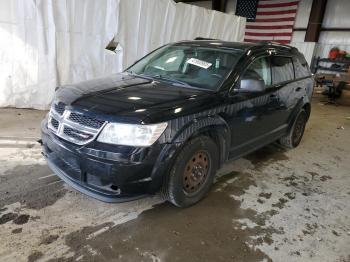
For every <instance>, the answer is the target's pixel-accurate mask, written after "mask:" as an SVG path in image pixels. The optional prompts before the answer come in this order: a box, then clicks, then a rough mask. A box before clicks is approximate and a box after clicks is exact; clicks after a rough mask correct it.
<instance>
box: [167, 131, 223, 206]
mask: <svg viewBox="0 0 350 262" xmlns="http://www.w3.org/2000/svg"><path fill="white" fill-rule="evenodd" d="M218 164H219V152H218V147H217V145H216V144H215V143H214V141H213V140H211V139H210V138H209V137H206V136H199V137H197V138H194V139H192V140H190V141H189V142H188V143H187V144H186V145H185V146H184V147H183V148H182V150H181V152H180V153H179V154H178V155H177V157H176V159H175V161H174V163H173V165H172V167H171V169H170V172H169V173H168V174H167V176H166V177H165V180H164V184H163V187H162V190H161V193H162V197H163V198H164V199H165V200H167V201H169V202H171V203H172V204H174V205H175V206H178V207H188V206H191V205H193V204H195V203H197V202H198V201H199V200H201V199H202V198H203V197H204V196H205V195H206V194H207V193H208V192H209V190H210V187H211V185H212V184H213V180H214V176H215V173H216V170H217V168H218Z"/></svg>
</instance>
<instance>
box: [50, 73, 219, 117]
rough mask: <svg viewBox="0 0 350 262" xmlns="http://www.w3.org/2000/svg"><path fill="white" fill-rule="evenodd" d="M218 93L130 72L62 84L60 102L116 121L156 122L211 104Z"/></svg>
mask: <svg viewBox="0 0 350 262" xmlns="http://www.w3.org/2000/svg"><path fill="white" fill-rule="evenodd" d="M214 97H216V96H215V93H213V92H210V91H205V90H198V89H193V88H187V87H183V86H180V85H176V84H173V83H170V82H165V81H154V80H149V79H145V78H142V77H139V76H135V75H129V74H126V73H121V74H115V75H112V76H109V77H105V78H100V79H94V80H89V81H85V82H81V83H78V84H75V85H69V86H64V87H61V88H59V89H58V90H57V92H56V98H55V99H56V102H63V103H64V104H66V105H67V106H69V107H71V108H76V109H79V110H83V111H85V112H89V113H93V114H100V115H101V116H104V117H108V118H113V120H115V121H122V122H137V123H156V122H161V121H166V120H169V119H173V118H177V117H178V116H181V115H184V114H189V113H195V112H198V111H201V110H203V109H205V108H210V107H211V106H212V104H213V103H215V102H217V101H216V99H213V98H214Z"/></svg>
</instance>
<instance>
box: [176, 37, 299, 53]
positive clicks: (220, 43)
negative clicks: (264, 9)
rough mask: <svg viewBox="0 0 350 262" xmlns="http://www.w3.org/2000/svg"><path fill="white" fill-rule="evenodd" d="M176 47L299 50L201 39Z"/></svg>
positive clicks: (182, 42)
mask: <svg viewBox="0 0 350 262" xmlns="http://www.w3.org/2000/svg"><path fill="white" fill-rule="evenodd" d="M173 44H174V45H182V44H186V45H194V46H203V47H213V48H215V47H216V48H232V49H239V50H242V51H247V50H250V49H268V48H274V49H277V50H280V51H284V52H285V51H294V52H295V50H297V49H296V48H295V47H292V46H289V45H283V44H279V43H275V42H257V43H246V42H229V41H222V40H217V39H200V40H191V41H180V42H176V43H173Z"/></svg>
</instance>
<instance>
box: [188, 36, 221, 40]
mask: <svg viewBox="0 0 350 262" xmlns="http://www.w3.org/2000/svg"><path fill="white" fill-rule="evenodd" d="M194 40H219V39H214V38H206V37H201V36H198V37H196V38H195V39H194Z"/></svg>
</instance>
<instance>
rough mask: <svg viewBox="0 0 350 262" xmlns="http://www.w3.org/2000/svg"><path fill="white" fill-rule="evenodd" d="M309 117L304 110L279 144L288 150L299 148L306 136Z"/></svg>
mask: <svg viewBox="0 0 350 262" xmlns="http://www.w3.org/2000/svg"><path fill="white" fill-rule="evenodd" d="M307 119H308V115H307V113H306V111H305V110H304V109H301V110H300V112H299V113H298V115H297V117H296V118H295V120H294V123H293V126H292V128H291V129H290V130H289V132H288V134H287V135H285V136H284V137H282V138H280V140H279V142H280V144H281V145H282V146H284V147H285V148H288V149H292V148H295V147H297V146H298V145H299V144H300V141H301V139H302V137H303V135H304V131H305V126H306V122H307Z"/></svg>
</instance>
